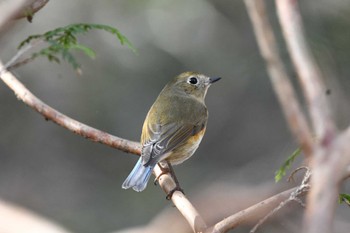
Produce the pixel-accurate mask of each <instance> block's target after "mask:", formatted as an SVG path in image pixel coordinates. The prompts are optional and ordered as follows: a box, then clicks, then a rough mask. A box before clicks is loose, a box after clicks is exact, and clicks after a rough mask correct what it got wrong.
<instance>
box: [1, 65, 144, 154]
mask: <svg viewBox="0 0 350 233" xmlns="http://www.w3.org/2000/svg"><path fill="white" fill-rule="evenodd" d="M0 70H1V71H3V72H2V73H1V79H2V81H3V82H4V83H6V85H7V86H8V87H9V88H10V89H12V90H13V91H14V93H15V95H16V96H17V98H18V99H19V100H21V101H23V102H24V103H25V104H27V105H28V106H29V107H31V108H33V109H34V110H35V111H37V112H38V113H40V114H41V115H43V116H44V117H45V119H46V120H51V121H53V122H54V123H56V124H58V125H60V126H62V127H64V128H66V129H68V130H69V131H72V132H74V133H76V134H78V135H80V136H83V137H85V138H87V139H90V140H91V141H94V142H99V143H102V144H105V145H108V146H110V147H113V148H116V149H119V150H121V151H124V152H127V153H132V154H140V152H141V150H140V144H139V143H137V142H133V141H129V140H126V139H123V138H119V137H116V136H113V135H111V134H108V133H106V132H103V131H101V130H98V129H95V128H92V127H90V126H88V125H85V124H83V123H80V122H79V121H76V120H74V119H72V118H70V117H68V116H66V115H64V114H62V113H60V112H59V111H57V110H55V109H54V108H51V107H50V106H48V105H47V104H45V103H44V102H42V101H41V100H40V99H39V98H37V97H36V96H35V95H34V94H33V93H31V92H30V91H29V90H28V89H27V88H26V87H25V86H24V85H23V84H22V83H21V82H20V81H19V80H18V79H17V78H16V77H15V76H14V75H13V74H12V73H10V72H8V71H6V70H5V67H4V65H3V64H2V62H1V61H0Z"/></svg>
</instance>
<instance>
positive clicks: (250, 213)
mask: <svg viewBox="0 0 350 233" xmlns="http://www.w3.org/2000/svg"><path fill="white" fill-rule="evenodd" d="M296 189H297V188H292V189H289V190H286V191H284V192H281V193H279V194H276V195H274V196H272V197H270V198H268V199H266V200H264V201H261V202H259V203H257V204H255V205H253V206H251V207H249V208H247V209H245V210H242V211H240V212H238V213H236V214H233V215H231V216H229V217H227V218H225V219H224V220H222V221H220V222H218V223H216V224H215V225H214V226H212V227H210V228H209V229H208V230H207V231H206V233H211V232H212V233H223V232H227V231H229V230H231V229H234V228H236V227H237V226H239V225H242V224H244V222H245V221H247V220H248V219H251V218H263V217H264V216H265V215H266V214H268V213H269V212H270V211H271V210H273V209H274V208H276V207H278V205H280V203H282V202H284V201H286V200H287V199H288V198H289V197H290V195H291V194H292V193H293V192H294V191H295V190H296Z"/></svg>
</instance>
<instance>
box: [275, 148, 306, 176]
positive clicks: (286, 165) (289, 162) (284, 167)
mask: <svg viewBox="0 0 350 233" xmlns="http://www.w3.org/2000/svg"><path fill="white" fill-rule="evenodd" d="M300 153H301V148H300V147H299V148H298V149H296V150H295V151H294V152H293V153H292V154H291V155H290V156H289V157H288V158H287V160H286V161H285V162H284V163H283V164H282V166H281V167H280V168H279V169H278V170H277V171H276V172H275V181H276V182H278V181H280V180H281V179H282V178H283V177H284V176H285V175H286V171H287V170H288V169H289V168H290V166H291V165H292V163H293V161H294V160H295V158H296V157H298V155H300Z"/></svg>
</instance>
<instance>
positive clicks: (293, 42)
mask: <svg viewBox="0 0 350 233" xmlns="http://www.w3.org/2000/svg"><path fill="white" fill-rule="evenodd" d="M276 5H277V10H278V16H279V20H280V23H281V27H282V30H283V34H284V38H285V40H286V43H287V48H288V50H289V53H290V55H291V58H292V61H293V64H294V67H295V69H296V71H297V73H298V76H299V80H300V83H301V87H302V88H303V91H304V95H305V98H306V100H307V102H308V104H309V112H310V117H311V122H312V125H313V129H314V131H315V134H316V138H317V139H319V140H321V143H323V144H327V143H329V141H330V140H331V138H332V137H333V136H334V133H335V132H334V131H335V125H334V124H333V121H332V119H331V114H330V110H329V106H328V103H327V100H326V94H325V91H326V89H325V87H324V84H323V83H322V75H321V72H320V70H319V68H318V66H317V65H316V62H315V61H314V59H313V56H312V55H311V52H310V49H309V47H308V45H307V43H306V39H305V35H304V30H303V25H302V22H301V16H300V13H299V10H298V1H296V0H276Z"/></svg>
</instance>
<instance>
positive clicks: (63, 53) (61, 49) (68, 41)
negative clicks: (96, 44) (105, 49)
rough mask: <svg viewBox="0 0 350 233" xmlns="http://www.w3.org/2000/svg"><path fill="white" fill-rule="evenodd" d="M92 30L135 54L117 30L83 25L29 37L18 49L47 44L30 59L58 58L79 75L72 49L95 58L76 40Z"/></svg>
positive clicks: (89, 49)
mask: <svg viewBox="0 0 350 233" xmlns="http://www.w3.org/2000/svg"><path fill="white" fill-rule="evenodd" d="M92 29H98V30H103V31H106V32H108V33H111V34H112V35H115V36H116V37H117V39H118V40H119V42H120V43H121V44H122V45H124V44H125V45H127V46H128V47H129V48H130V49H131V50H132V51H133V52H134V53H136V49H135V48H134V46H133V45H132V44H131V43H130V41H129V40H128V38H126V37H125V36H124V35H123V34H122V33H120V32H119V30H118V29H116V28H113V27H111V26H108V25H102V24H83V23H80V24H71V25H68V26H66V27H60V28H56V29H54V30H51V31H48V32H46V33H44V34H42V35H39V34H38V35H31V36H29V37H28V38H27V39H25V40H23V41H22V42H21V43H20V44H19V46H18V49H21V48H22V47H23V46H24V45H26V44H30V43H32V42H33V41H37V40H41V41H44V42H46V43H47V47H46V48H43V49H41V50H40V51H39V52H36V53H33V54H32V56H31V57H30V58H32V59H34V58H37V57H40V56H42V57H46V58H47V59H48V60H49V61H54V62H57V63H59V62H60V58H59V56H60V57H61V58H62V59H63V60H65V61H67V62H68V63H70V64H71V65H72V66H73V68H74V69H75V70H77V71H78V73H80V72H81V71H80V64H79V63H78V61H77V60H76V59H75V57H74V56H73V54H72V53H71V51H72V49H75V50H80V51H81V52H83V53H84V54H85V55H86V56H88V57H90V58H95V57H96V53H95V52H94V51H93V50H92V49H91V48H89V47H87V46H85V45H83V44H80V43H79V42H78V38H77V36H78V35H79V34H85V33H87V32H89V31H90V30H92Z"/></svg>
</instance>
